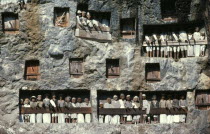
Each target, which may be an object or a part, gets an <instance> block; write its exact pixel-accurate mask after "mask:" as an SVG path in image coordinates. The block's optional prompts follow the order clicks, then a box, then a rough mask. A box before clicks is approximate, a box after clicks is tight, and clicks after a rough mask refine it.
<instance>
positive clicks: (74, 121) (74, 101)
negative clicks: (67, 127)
mask: <svg viewBox="0 0 210 134" xmlns="http://www.w3.org/2000/svg"><path fill="white" fill-rule="evenodd" d="M71 102H72V103H71V104H72V107H73V108H76V107H77V106H76V98H75V97H73V98H72V100H71ZM71 119H72V123H76V122H77V114H76V113H72V114H71Z"/></svg>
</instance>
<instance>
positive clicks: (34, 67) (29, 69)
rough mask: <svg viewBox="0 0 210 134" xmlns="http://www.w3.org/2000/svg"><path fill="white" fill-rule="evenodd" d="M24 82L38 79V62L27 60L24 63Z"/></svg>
mask: <svg viewBox="0 0 210 134" xmlns="http://www.w3.org/2000/svg"><path fill="white" fill-rule="evenodd" d="M24 76H25V80H31V81H36V80H39V79H40V73H39V61H38V60H28V61H26V62H25V75H24Z"/></svg>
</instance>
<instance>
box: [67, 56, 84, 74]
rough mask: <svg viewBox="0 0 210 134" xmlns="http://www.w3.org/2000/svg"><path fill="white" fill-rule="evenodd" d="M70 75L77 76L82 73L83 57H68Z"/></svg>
mask: <svg viewBox="0 0 210 134" xmlns="http://www.w3.org/2000/svg"><path fill="white" fill-rule="evenodd" d="M70 75H71V77H74V78H79V77H81V76H82V75H83V59H82V58H73V59H70Z"/></svg>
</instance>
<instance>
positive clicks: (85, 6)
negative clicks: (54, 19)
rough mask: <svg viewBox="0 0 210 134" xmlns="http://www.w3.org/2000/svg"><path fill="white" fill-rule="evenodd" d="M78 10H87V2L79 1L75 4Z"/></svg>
mask: <svg viewBox="0 0 210 134" xmlns="http://www.w3.org/2000/svg"><path fill="white" fill-rule="evenodd" d="M78 10H80V11H81V12H82V11H85V12H87V11H88V4H85V3H79V4H78V5H77V11H78Z"/></svg>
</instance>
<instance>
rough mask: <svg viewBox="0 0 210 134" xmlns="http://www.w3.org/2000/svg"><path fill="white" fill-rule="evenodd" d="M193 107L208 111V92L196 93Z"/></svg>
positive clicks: (209, 92)
mask: <svg viewBox="0 0 210 134" xmlns="http://www.w3.org/2000/svg"><path fill="white" fill-rule="evenodd" d="M195 105H196V108H197V109H200V110H209V109H210V91H196V98H195Z"/></svg>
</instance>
